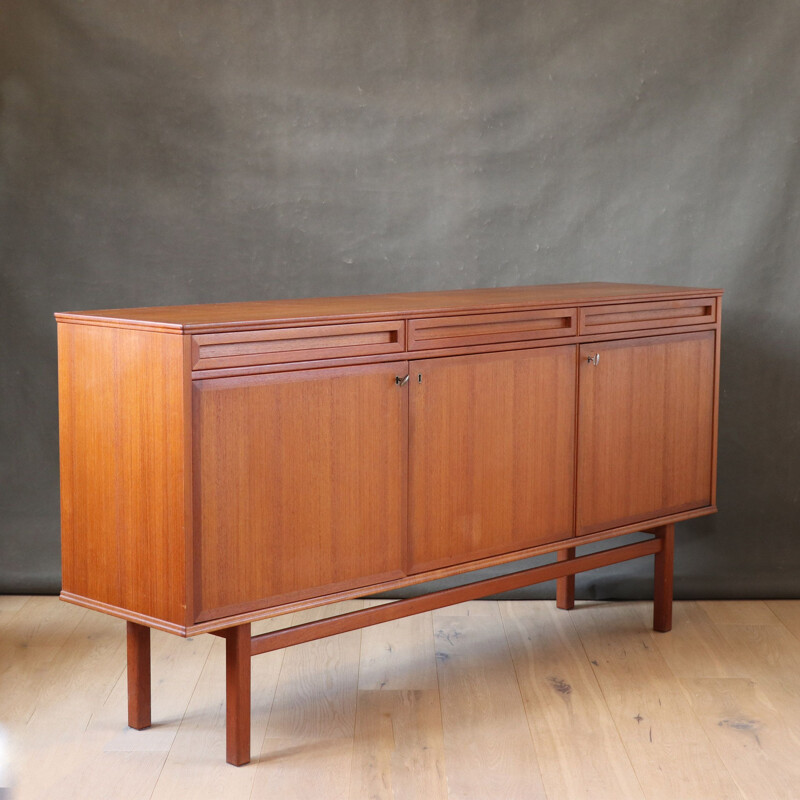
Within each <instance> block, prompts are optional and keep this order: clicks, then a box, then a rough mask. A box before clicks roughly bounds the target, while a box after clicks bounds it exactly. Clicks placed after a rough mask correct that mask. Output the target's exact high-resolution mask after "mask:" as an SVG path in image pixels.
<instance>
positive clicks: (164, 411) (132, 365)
mask: <svg viewBox="0 0 800 800" xmlns="http://www.w3.org/2000/svg"><path fill="white" fill-rule="evenodd" d="M58 347H59V429H60V457H61V527H62V567H63V570H62V571H63V578H62V586H63V589H64V590H65V592H66V593H67V594H68V595H69V594H75V595H79V596H83V597H87V598H92V599H93V600H96V601H99V602H102V603H107V604H109V605H112V606H116V607H119V608H122V609H126V610H128V611H131V612H134V613H141V614H144V615H147V616H151V617H155V618H159V619H163V620H165V621H167V622H171V623H174V624H177V625H185V624H186V623H187V622H188V621H189V620H188V619H187V608H186V603H187V592H186V578H187V576H186V540H185V527H184V526H185V524H186V523H187V520H188V521H189V522H190V520H191V517H190V516H189V514H190V511H189V510H188V509H187V508H186V491H185V488H186V487H185V481H186V477H187V476H186V473H187V470H188V469H189V468H190V465H188V464H187V463H186V442H187V435H188V430H187V426H188V424H189V419H188V418H187V416H186V414H185V402H186V393H187V385H186V381H185V379H186V373H185V371H184V349H183V342H182V340H181V339H180V338H178V337H174V336H167V335H163V334H159V333H153V332H149V331H129V330H122V329H116V328H102V327H97V326H87V325H70V324H63V323H62V324H60V325H59V338H58Z"/></svg>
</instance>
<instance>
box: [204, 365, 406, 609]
mask: <svg viewBox="0 0 800 800" xmlns="http://www.w3.org/2000/svg"><path fill="white" fill-rule="evenodd" d="M407 366H408V365H407V363H406V362H394V363H390V364H379V365H369V366H358V367H345V368H338V369H314V370H305V371H302V372H285V373H278V374H273V375H258V376H252V377H238V378H219V379H209V380H200V381H196V382H195V383H194V390H193V405H194V408H193V417H194V492H195V520H194V527H195V541H194V544H195V598H196V600H195V603H196V611H195V616H196V618H197V619H198V620H205V619H213V618H216V617H218V616H220V615H222V614H229V613H237V612H242V611H247V610H251V609H254V608H261V607H264V606H267V605H273V604H276V603H278V602H289V601H292V600H297V599H301V598H302V597H305V596H317V595H321V594H326V593H329V592H333V591H336V590H339V589H345V588H350V587H354V586H362V585H369V584H371V583H374V582H376V581H379V580H386V579H390V578H394V577H399V576H401V575H402V574H403V571H402V570H403V559H404V557H405V503H406V500H405V496H406V471H407V469H406V463H407V417H408V400H407V398H408V391H407V389H406V388H404V387H403V388H401V387H398V386H397V385H396V383H395V376H397V375H400V376H403V375H405V374H406V371H407Z"/></svg>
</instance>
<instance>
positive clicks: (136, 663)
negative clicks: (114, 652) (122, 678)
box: [128, 622, 150, 730]
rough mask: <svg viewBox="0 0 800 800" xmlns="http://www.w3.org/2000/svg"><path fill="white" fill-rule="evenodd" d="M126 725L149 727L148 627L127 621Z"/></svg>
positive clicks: (137, 727) (140, 728)
mask: <svg viewBox="0 0 800 800" xmlns="http://www.w3.org/2000/svg"><path fill="white" fill-rule="evenodd" d="M128 725H130V727H131V728H136V729H137V730H142V728H149V727H150V628H148V627H147V626H146V625H139V624H138V623H136V622H129V623H128Z"/></svg>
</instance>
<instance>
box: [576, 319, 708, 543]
mask: <svg viewBox="0 0 800 800" xmlns="http://www.w3.org/2000/svg"><path fill="white" fill-rule="evenodd" d="M714 336H715V334H714V331H707V332H703V333H689V334H683V335H672V336H653V337H649V338H642V339H634V340H624V341H612V342H601V343H594V344H584V345H581V349H580V357H579V365H580V366H579V390H578V392H579V397H580V399H579V414H578V486H577V509H578V514H577V516H578V525H577V528H578V533H579V534H582V533H591V532H593V531H598V530H603V529H606V528H613V527H617V526H621V525H627V524H629V523H634V522H638V521H640V520H645V519H652V518H654V517H658V516H663V515H666V514H671V513H677V512H679V511H685V510H688V509H691V508H699V507H702V506H707V505H710V504H711V496H712V487H711V483H712V474H713V470H712V459H713V446H712V442H713V419H714V357H715V356H714V354H715V339H714ZM596 356H599V358H596ZM590 359H593V360H596V361H597V363H596V364H595V363H591V362H590Z"/></svg>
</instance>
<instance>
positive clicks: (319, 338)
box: [192, 320, 404, 370]
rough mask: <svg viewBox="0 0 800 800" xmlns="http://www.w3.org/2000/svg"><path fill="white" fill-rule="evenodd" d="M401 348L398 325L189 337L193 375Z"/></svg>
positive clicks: (367, 324)
mask: <svg viewBox="0 0 800 800" xmlns="http://www.w3.org/2000/svg"><path fill="white" fill-rule="evenodd" d="M403 347H404V323H403V322H402V321H397V320H393V321H390V322H354V323H350V324H342V325H313V326H308V327H301V328H272V329H271V330H262V331H240V332H237V333H206V334H199V335H197V336H192V369H194V370H203V369H219V368H223V367H248V366H253V365H258V364H281V363H285V362H288V361H314V360H317V359H327V358H344V357H347V356H369V355H379V354H381V353H396V352H400V351H402V350H403Z"/></svg>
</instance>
